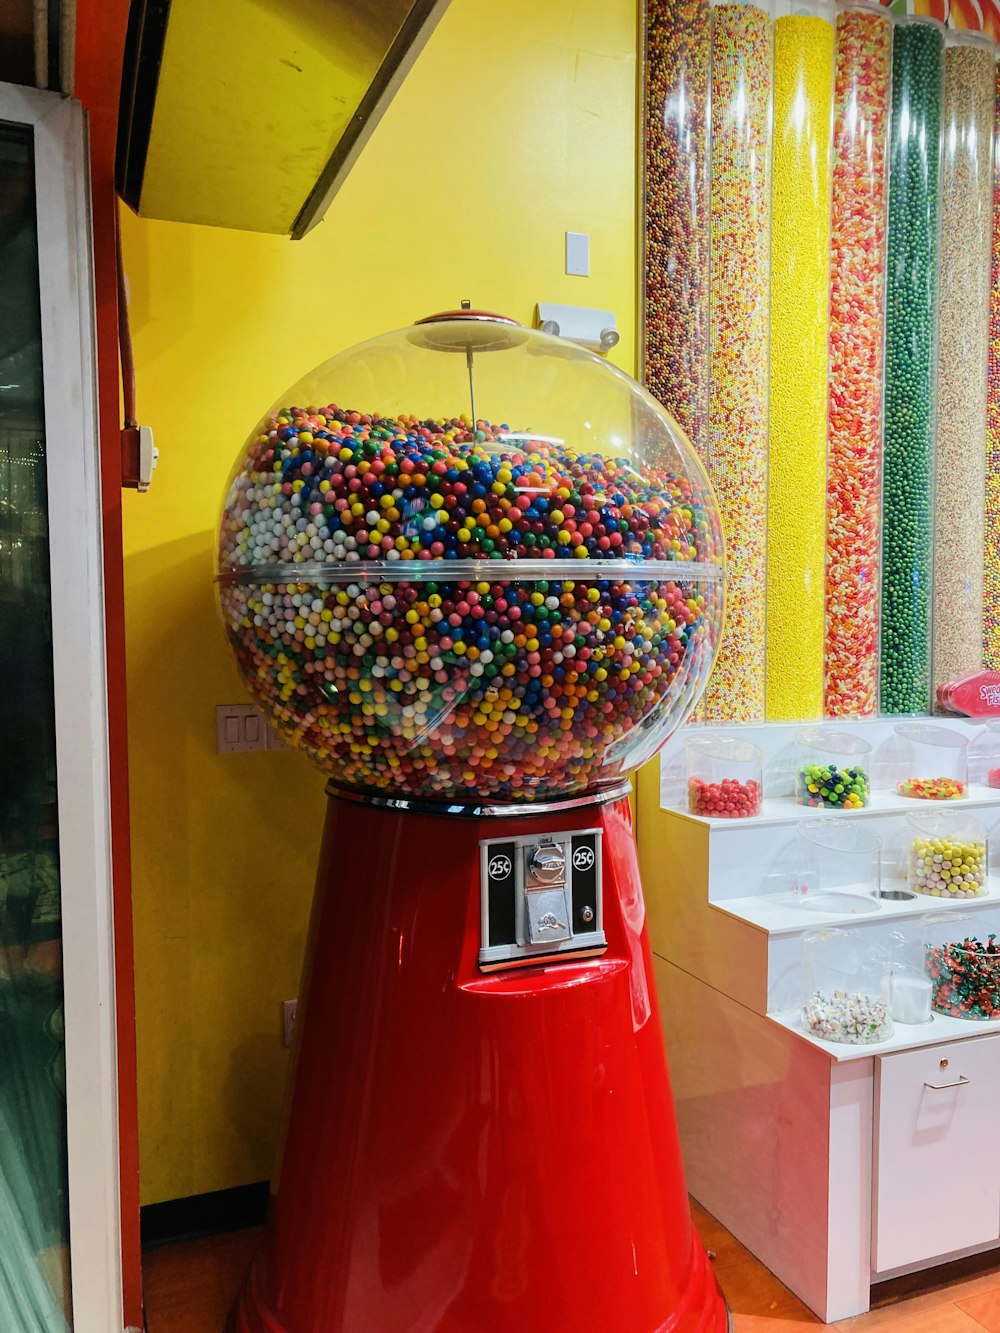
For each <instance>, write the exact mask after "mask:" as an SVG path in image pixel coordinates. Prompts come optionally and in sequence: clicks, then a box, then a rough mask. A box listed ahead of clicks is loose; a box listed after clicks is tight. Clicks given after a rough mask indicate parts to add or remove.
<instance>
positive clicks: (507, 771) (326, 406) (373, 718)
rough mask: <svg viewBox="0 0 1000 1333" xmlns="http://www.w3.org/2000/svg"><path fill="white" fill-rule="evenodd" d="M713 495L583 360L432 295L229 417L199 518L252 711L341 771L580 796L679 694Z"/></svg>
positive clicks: (443, 791)
mask: <svg viewBox="0 0 1000 1333" xmlns="http://www.w3.org/2000/svg"><path fill="white" fill-rule="evenodd" d="M722 564H723V543H722V535H721V527H720V522H719V516H718V509H717V507H716V503H715V498H714V496H713V494H712V491H711V487H710V485H709V482H708V480H707V478H706V476H705V473H704V471H703V469H702V467H701V465H700V463H699V462H698V459H697V457H696V456H695V454H694V451H693V450H692V448H691V446H690V444H689V443H688V442H687V440H686V438H685V436H684V435H683V433H682V431H681V430H680V428H679V427H678V426H677V425H676V423H675V422H674V421H673V420H672V419H671V418H670V417H669V416H668V415H667V414H666V413H665V412H664V410H663V409H662V408H661V407H660V406H659V405H658V404H657V403H656V402H655V401H654V400H653V399H652V398H651V397H650V396H649V395H648V394H647V393H646V392H645V391H644V390H643V389H642V388H640V386H639V385H638V384H636V382H635V381H634V380H632V379H631V378H630V377H629V376H627V375H625V374H624V373H622V372H621V371H619V370H617V369H616V368H615V367H613V366H611V365H609V364H608V363H607V362H605V361H603V360H602V359H601V358H600V357H598V356H595V355H593V354H592V353H590V352H588V351H585V350H584V349H583V348H581V347H579V346H577V345H575V344H572V343H566V342H564V341H560V340H559V339H558V338H554V337H550V336H548V335H547V334H544V333H540V332H536V331H534V330H530V329H524V328H521V327H520V326H519V325H516V324H513V323H512V322H510V321H505V320H502V319H500V318H499V317H496V316H484V315H480V314H478V313H475V312H469V311H460V312H452V313H449V314H446V315H443V316H435V317H433V318H432V319H431V320H429V321H425V322H422V323H420V324H416V325H413V326H412V327H410V328H406V329H400V330H397V331H396V332H393V333H388V334H385V335H383V336H381V337H378V338H374V339H372V340H371V341H370V342H367V343H363V344H361V345H359V346H358V347H354V348H352V349H350V350H349V351H346V352H343V353H341V354H340V355H338V356H335V357H334V358H332V359H331V360H330V361H327V362H326V363H325V364H324V365H322V366H320V367H319V368H318V369H317V370H315V371H313V372H312V373H311V374H310V375H308V376H306V378H305V379H303V380H301V381H300V382H299V383H298V384H297V385H295V386H294V388H292V389H290V390H289V391H288V393H287V394H285V395H283V397H282V398H281V400H280V401H279V403H277V404H276V405H275V406H274V407H273V408H272V409H271V410H270V411H269V412H268V413H267V414H266V415H265V416H264V418H263V420H262V421H261V423H260V425H259V426H258V427H257V428H256V429H255V430H254V432H253V434H252V435H251V437H250V440H249V442H248V444H247V446H246V447H245V449H244V450H243V451H242V453H241V455H240V458H239V461H238V462H237V465H236V467H235V469H234V471H233V473H232V476H231V478H230V482H229V485H228V488H227V492H226V497H225V503H224V508H223V515H222V520H221V524H220V530H219V587H220V600H221V605H222V611H223V616H224V619H225V624H226V630H227V633H228V636H229V640H230V643H231V644H232V647H233V650H234V652H235V653H236V657H237V661H238V663H239V666H240V668H241V670H242V672H243V675H244V678H245V679H246V682H247V685H248V687H249V689H250V692H251V694H252V695H253V697H254V699H255V701H256V702H257V704H258V705H259V706H260V707H261V709H262V710H263V711H264V712H265V714H266V715H267V716H268V717H269V718H270V720H271V721H272V723H273V724H274V725H275V726H276V727H277V729H278V731H279V732H280V733H281V735H282V736H283V737H284V738H285V740H286V741H288V742H289V743H290V744H293V745H296V746H298V747H299V748H301V749H302V750H304V751H305V752H306V753H307V754H308V755H309V756H310V757H311V758H312V759H314V760H315V761H316V762H317V763H318V764H319V765H320V766H321V767H322V768H323V769H324V770H325V771H326V772H327V773H328V774H329V775H330V777H331V779H332V781H333V782H334V783H335V784H336V785H339V786H341V787H344V788H347V789H350V790H354V791H358V792H362V793H368V794H374V795H381V796H396V797H404V798H410V799H414V798H419V799H423V800H430V801H439V802H442V803H446V804H455V803H456V802H458V803H462V802H471V801H477V802H479V801H482V800H484V799H488V800H492V801H498V802H512V803H516V802H529V801H536V800H541V799H545V800H551V799H555V798H559V797H566V796H572V795H580V794H584V793H590V792H593V793H597V792H600V791H601V790H604V789H608V788H610V787H612V786H614V785H617V783H619V782H620V781H621V779H622V778H623V777H624V776H625V775H626V774H627V773H628V772H630V771H631V770H632V769H634V768H635V767H637V766H638V765H639V764H640V763H642V762H644V761H645V760H646V759H647V758H649V757H650V756H651V755H652V754H653V753H654V752H655V751H656V749H657V748H658V747H659V746H660V745H661V744H662V743H663V742H664V741H665V740H666V738H667V737H668V736H669V735H670V733H671V732H672V731H673V730H674V728H675V727H677V726H678V725H679V724H680V723H681V722H682V721H683V719H684V717H685V716H686V715H687V713H688V712H689V711H690V710H691V708H692V707H693V706H694V704H695V703H696V701H697V699H698V697H699V695H700V694H701V691H702V688H703V687H704V684H705V681H706V679H707V676H708V673H709V670H710V668H711V665H712V660H713V657H714V653H715V648H716V645H717V641H718V635H719V630H720V626H721V621H722V609H723V608H722Z"/></svg>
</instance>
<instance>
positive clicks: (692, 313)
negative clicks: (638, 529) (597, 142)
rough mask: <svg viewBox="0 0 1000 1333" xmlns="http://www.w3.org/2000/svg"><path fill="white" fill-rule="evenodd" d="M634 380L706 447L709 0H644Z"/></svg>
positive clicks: (700, 446)
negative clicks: (639, 375)
mask: <svg viewBox="0 0 1000 1333" xmlns="http://www.w3.org/2000/svg"><path fill="white" fill-rule="evenodd" d="M643 31H644V38H645V49H644V59H643V92H642V96H643V166H644V179H643V210H642V235H641V237H640V242H641V253H642V256H643V276H642V282H643V333H642V366H643V380H644V383H645V385H646V387H647V388H648V389H649V391H650V393H651V394H652V395H653V397H654V398H656V399H657V400H658V401H659V402H660V403H662V404H663V406H664V407H666V408H667V410H668V411H669V412H671V413H672V414H673V416H674V417H675V418H676V420H677V421H678V422H679V424H680V425H681V426H682V427H683V428H684V430H685V431H686V432H687V434H688V438H689V439H690V440H691V443H692V444H693V445H694V447H695V449H696V450H697V451H698V454H699V455H700V457H701V458H702V460H704V459H705V457H706V454H707V448H708V256H709V221H708V201H709V177H708V170H709V168H708V153H709V144H708V129H709V84H710V77H711V74H710V71H711V16H710V13H709V0H646V3H645V8H644V28H643Z"/></svg>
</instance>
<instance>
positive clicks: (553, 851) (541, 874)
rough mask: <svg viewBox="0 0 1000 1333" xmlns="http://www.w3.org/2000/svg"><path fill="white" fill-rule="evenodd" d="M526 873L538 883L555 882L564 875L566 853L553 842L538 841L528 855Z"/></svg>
mask: <svg viewBox="0 0 1000 1333" xmlns="http://www.w3.org/2000/svg"><path fill="white" fill-rule="evenodd" d="M528 874H529V875H530V876H531V878H532V879H534V880H535V881H536V882H537V883H539V884H557V883H559V882H560V881H561V880H562V879H564V878H565V876H566V854H565V853H564V851H563V849H562V848H561V847H559V846H558V845H557V844H556V843H554V842H540V843H538V844H537V845H536V846H534V847H532V849H531V854H530V855H529V857H528Z"/></svg>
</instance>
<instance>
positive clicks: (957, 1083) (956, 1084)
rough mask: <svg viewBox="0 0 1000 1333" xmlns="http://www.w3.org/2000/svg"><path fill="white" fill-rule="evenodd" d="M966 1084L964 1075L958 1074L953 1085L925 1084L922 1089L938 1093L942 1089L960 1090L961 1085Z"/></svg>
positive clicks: (966, 1080)
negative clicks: (931, 1089)
mask: <svg viewBox="0 0 1000 1333" xmlns="http://www.w3.org/2000/svg"><path fill="white" fill-rule="evenodd" d="M968 1082H969V1080H968V1079H967V1078H966V1077H965V1075H964V1074H959V1076H958V1078H956V1079H955V1081H954V1082H953V1083H925V1084H924V1087H925V1088H933V1089H934V1091H935V1092H940V1091H941V1090H942V1089H943V1088H960V1087H961V1086H962V1084H963V1083H968Z"/></svg>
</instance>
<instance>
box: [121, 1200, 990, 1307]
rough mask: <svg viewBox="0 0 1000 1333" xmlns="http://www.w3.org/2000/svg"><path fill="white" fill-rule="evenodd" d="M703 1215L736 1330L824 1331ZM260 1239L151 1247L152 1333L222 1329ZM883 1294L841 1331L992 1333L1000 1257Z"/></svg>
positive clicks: (246, 1234) (235, 1236)
mask: <svg viewBox="0 0 1000 1333" xmlns="http://www.w3.org/2000/svg"><path fill="white" fill-rule="evenodd" d="M694 1219H695V1224H696V1225H697V1227H698V1230H699V1232H700V1233H701V1237H702V1239H703V1240H704V1242H705V1245H706V1247H707V1248H708V1249H709V1250H710V1251H711V1253H712V1254H714V1256H715V1267H716V1271H717V1272H718V1274H719V1280H720V1282H721V1283H722V1286H723V1289H724V1291H725V1293H726V1297H727V1299H728V1301H729V1305H730V1308H731V1309H732V1311H733V1315H734V1317H735V1322H736V1333H798V1330H799V1329H804V1328H806V1327H807V1326H810V1327H814V1328H822V1325H821V1324H820V1322H819V1320H818V1319H816V1318H815V1316H814V1315H812V1314H810V1312H809V1311H808V1310H807V1309H806V1308H805V1306H804V1305H803V1304H802V1302H801V1301H799V1300H797V1299H796V1297H794V1296H793V1295H792V1294H791V1292H790V1291H788V1290H787V1289H786V1288H785V1287H783V1286H782V1285H781V1283H780V1282H779V1281H778V1280H777V1278H775V1277H772V1276H771V1274H770V1273H769V1272H768V1271H767V1269H766V1268H764V1267H763V1266H762V1265H761V1264H759V1263H758V1262H757V1261H756V1259H753V1258H751V1256H750V1254H749V1253H748V1251H747V1250H745V1249H744V1248H743V1246H742V1245H740V1243H739V1242H738V1241H736V1240H734V1239H733V1238H732V1236H730V1235H729V1233H728V1232H727V1231H725V1230H724V1228H723V1227H721V1226H720V1225H719V1223H718V1222H716V1221H715V1219H714V1218H712V1217H709V1215H708V1214H707V1213H706V1212H704V1211H703V1210H702V1209H701V1208H699V1207H698V1205H697V1204H695V1205H694ZM258 1235H259V1232H257V1231H256V1230H252V1231H235V1232H231V1233H229V1234H227V1235H224V1236H215V1237H213V1238H212V1239H211V1240H202V1241H191V1242H185V1243H184V1244H180V1245H169V1246H165V1247H164V1248H162V1249H156V1250H149V1251H147V1253H146V1255H145V1258H144V1271H145V1290H146V1326H147V1333H222V1328H223V1324H224V1322H225V1318H226V1314H227V1313H228V1311H229V1307H230V1306H231V1305H232V1302H233V1297H234V1296H235V1294H236V1291H237V1288H238V1287H239V1285H240V1281H241V1279H242V1277H243V1274H244V1272H245V1271H246V1268H247V1265H248V1264H249V1262H250V1256H251V1254H252V1253H253V1249H254V1246H255V1244H256V1242H257V1238H258ZM877 1292H878V1295H877V1301H876V1308H875V1309H873V1311H872V1313H871V1314H868V1315H862V1316H860V1317H859V1318H858V1319H852V1320H849V1321H847V1322H846V1323H844V1324H840V1325H837V1326H836V1327H837V1328H838V1329H839V1330H840V1331H841V1333H843V1331H844V1330H850V1333H867V1330H868V1329H877V1328H881V1327H882V1326H883V1325H884V1324H889V1323H891V1324H893V1325H894V1329H893V1333H982V1330H983V1329H984V1328H985V1329H988V1330H989V1333H1000V1254H998V1253H997V1252H996V1251H994V1252H993V1253H992V1254H991V1255H985V1256H983V1255H981V1256H977V1257H976V1258H975V1259H966V1260H961V1261H960V1262H959V1263H956V1264H951V1265H949V1266H948V1267H947V1268H939V1269H935V1270H932V1271H931V1273H922V1274H918V1275H917V1276H916V1277H909V1278H900V1279H899V1280H898V1281H896V1282H893V1283H891V1284H885V1285H883V1286H882V1287H879V1288H877ZM315 1333H320V1330H315ZM372 1333H377V1330H374V1329H373V1330H372ZM524 1333H527V1330H525V1331H524Z"/></svg>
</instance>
